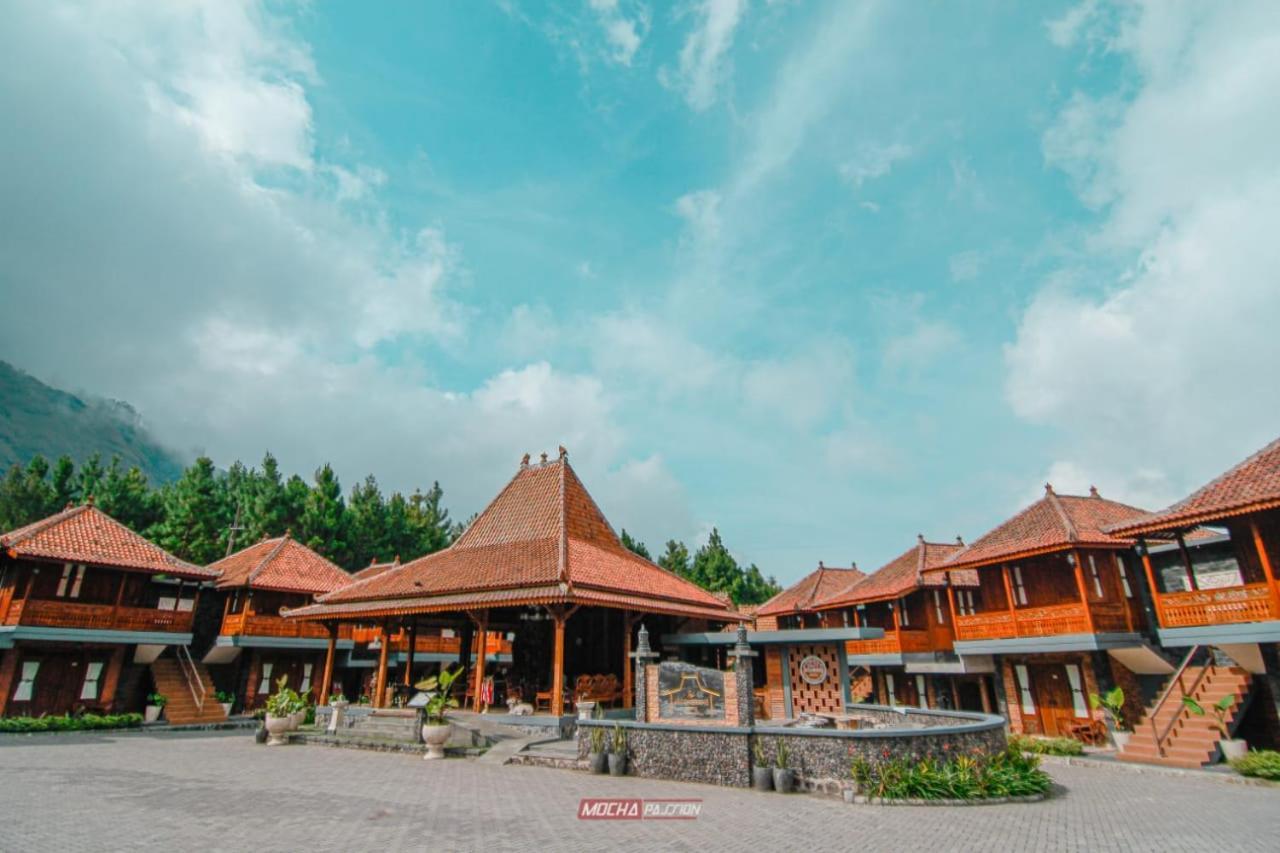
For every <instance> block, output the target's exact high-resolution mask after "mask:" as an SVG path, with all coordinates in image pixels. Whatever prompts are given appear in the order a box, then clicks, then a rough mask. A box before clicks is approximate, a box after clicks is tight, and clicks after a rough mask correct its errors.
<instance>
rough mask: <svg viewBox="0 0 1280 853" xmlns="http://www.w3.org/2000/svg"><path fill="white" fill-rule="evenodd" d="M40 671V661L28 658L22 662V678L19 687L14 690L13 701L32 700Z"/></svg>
mask: <svg viewBox="0 0 1280 853" xmlns="http://www.w3.org/2000/svg"><path fill="white" fill-rule="evenodd" d="M39 671H40V661H38V660H27V661H23V662H22V678H21V680H20V681H18V689H16V690H14V691H13V701H15V702H30V701H31V696H32V694H33V693H34V692H35V689H36V673H38V672H39Z"/></svg>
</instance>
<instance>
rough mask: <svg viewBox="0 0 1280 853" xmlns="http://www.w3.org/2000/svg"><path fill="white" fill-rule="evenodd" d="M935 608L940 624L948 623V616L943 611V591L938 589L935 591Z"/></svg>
mask: <svg viewBox="0 0 1280 853" xmlns="http://www.w3.org/2000/svg"><path fill="white" fill-rule="evenodd" d="M933 610H934V613H936V614H937V616H938V624H939V625H945V624H947V617H946V616H944V615H943V613H942V593H941V592H939V591H938V590H936V589H935V590H934V591H933Z"/></svg>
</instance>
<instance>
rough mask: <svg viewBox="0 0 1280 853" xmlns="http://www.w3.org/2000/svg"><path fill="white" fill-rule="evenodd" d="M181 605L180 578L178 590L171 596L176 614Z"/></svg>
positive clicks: (180, 579) (179, 579)
mask: <svg viewBox="0 0 1280 853" xmlns="http://www.w3.org/2000/svg"><path fill="white" fill-rule="evenodd" d="M181 604H182V578H178V590H177V592H175V593H174V594H173V610H174V612H175V613H176V612H177V611H178V607H179V606H181Z"/></svg>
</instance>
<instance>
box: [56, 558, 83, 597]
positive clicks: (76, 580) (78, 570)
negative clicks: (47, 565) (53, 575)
mask: <svg viewBox="0 0 1280 853" xmlns="http://www.w3.org/2000/svg"><path fill="white" fill-rule="evenodd" d="M82 583H84V563H81V564H80V565H72V564H71V563H63V564H62V577H60V578H58V589H57V591H56V592H54V595H55V596H56V597H58V598H68V597H70V598H79V597H80V584H82ZM68 585H69V587H70V588H69V589H68ZM68 593H70V594H69V595H68Z"/></svg>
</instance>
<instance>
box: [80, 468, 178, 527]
mask: <svg viewBox="0 0 1280 853" xmlns="http://www.w3.org/2000/svg"><path fill="white" fill-rule="evenodd" d="M99 492H100V493H99V495H98V497H97V499H96V503H97V506H98V507H99V508H100V509H101V510H102V511H103V512H105V513H106V514H107V515H109V516H111V517H112V518H114V519H115V520H116V521H118V522H120V523H121V524H123V525H125V526H126V527H129V528H130V529H132V530H136V531H138V532H139V533H141V532H143V531H145V530H147V529H148V528H150V527H151V526H152V525H154V524H156V523H157V522H159V521H160V520H161V517H162V513H163V510H162V507H161V506H160V502H159V500H158V499H157V494H156V493H155V492H153V491H152V490H151V485H150V484H149V483H148V482H147V477H146V475H145V474H143V473H142V471H141V469H139V468H138V466H136V465H135V466H133V467H131V468H129V470H127V471H126V470H125V469H124V466H123V465H122V464H121V463H120V457H119V456H112V457H111V464H110V465H108V466H107V473H106V476H105V477H104V478H103V480H102V484H101V488H100V490H99Z"/></svg>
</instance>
